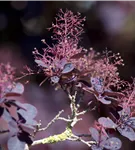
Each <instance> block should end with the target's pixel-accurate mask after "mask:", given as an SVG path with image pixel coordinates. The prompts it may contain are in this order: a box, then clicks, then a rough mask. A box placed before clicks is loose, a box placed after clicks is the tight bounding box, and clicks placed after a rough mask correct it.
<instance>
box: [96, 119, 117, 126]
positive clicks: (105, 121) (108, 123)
mask: <svg viewBox="0 0 135 150" xmlns="http://www.w3.org/2000/svg"><path fill="white" fill-rule="evenodd" d="M98 122H99V123H100V124H101V125H102V126H103V127H105V128H116V127H117V124H115V123H114V122H113V121H112V120H111V119H110V118H105V117H101V118H99V119H98Z"/></svg>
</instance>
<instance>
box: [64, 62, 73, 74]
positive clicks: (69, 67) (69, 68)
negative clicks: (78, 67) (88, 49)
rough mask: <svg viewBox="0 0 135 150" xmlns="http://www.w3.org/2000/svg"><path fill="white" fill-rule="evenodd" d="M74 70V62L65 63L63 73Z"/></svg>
mask: <svg viewBox="0 0 135 150" xmlns="http://www.w3.org/2000/svg"><path fill="white" fill-rule="evenodd" d="M73 70H74V65H73V64H72V63H67V64H65V66H64V69H63V70H62V73H63V74H65V73H69V72H71V71H73Z"/></svg>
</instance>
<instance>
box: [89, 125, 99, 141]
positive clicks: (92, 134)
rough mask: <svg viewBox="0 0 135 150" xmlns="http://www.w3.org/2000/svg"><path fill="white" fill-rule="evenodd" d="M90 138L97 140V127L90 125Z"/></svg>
mask: <svg viewBox="0 0 135 150" xmlns="http://www.w3.org/2000/svg"><path fill="white" fill-rule="evenodd" d="M89 131H90V134H91V136H92V138H93V139H94V140H95V141H96V142H98V141H99V132H98V130H97V129H95V128H92V127H90V129H89Z"/></svg>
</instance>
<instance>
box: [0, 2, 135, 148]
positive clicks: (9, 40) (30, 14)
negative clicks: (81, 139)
mask: <svg viewBox="0 0 135 150" xmlns="http://www.w3.org/2000/svg"><path fill="white" fill-rule="evenodd" d="M60 8H63V9H66V8H67V9H69V10H72V11H73V12H80V13H82V16H86V22H85V26H84V30H85V33H84V34H83V35H82V37H83V39H82V41H81V43H80V44H81V45H82V46H84V47H85V48H89V47H93V48H94V49H95V50H96V51H99V52H102V51H103V50H105V49H106V48H107V49H108V50H111V51H113V52H115V53H117V52H119V53H120V54H121V56H122V58H123V59H124V62H125V66H124V67H120V68H119V69H120V76H121V78H122V79H125V80H129V81H130V80H131V77H134V76H135V2H130V1H128V2H124V1H123V2H122V1H117V2H103V1H102V2H97V1H84V2H83V1H78V2H77V1H76V2H72V1H70V2H68V1H61V2H55V1H54V2H53V1H50V2H49V1H45V2H41V1H35V2H34V1H33V2H32V1H29V2H27V1H22V2H19V1H18V2H16V1H12V2H0V62H4V63H6V62H10V63H11V64H12V65H13V66H15V67H16V68H17V69H18V70H20V71H21V70H22V67H23V66H24V65H28V66H30V67H31V68H32V69H34V68H35V63H34V59H33V56H32V51H33V49H34V47H36V48H37V49H39V51H41V50H42V48H43V47H44V45H43V44H42V42H41V39H43V38H44V39H46V41H47V42H48V43H49V44H51V43H52V41H51V40H50V36H51V33H50V32H48V30H47V29H46V28H48V27H50V26H51V23H52V21H54V17H55V15H56V14H57V13H58V11H59V9H60ZM43 79H44V76H36V77H30V78H28V80H30V84H27V85H26V90H25V93H24V99H23V100H22V101H28V102H29V103H33V104H35V105H36V107H37V108H38V109H39V116H38V119H42V121H43V125H46V124H47V122H49V121H50V120H51V119H52V118H53V117H54V116H55V115H56V114H57V113H58V111H59V110H61V109H62V108H64V109H66V112H68V111H69V110H68V109H69V107H68V100H67V97H66V96H65V95H64V93H63V92H62V91H58V92H55V90H54V88H53V87H51V86H50V84H49V82H46V83H45V84H44V85H43V86H42V87H38V84H39V83H40V82H41V81H42V80H43ZM24 81H25V79H23V80H22V82H24ZM90 115H91V114H89V115H87V116H86V117H84V121H83V122H82V123H81V124H80V125H78V126H77V127H76V130H75V132H88V128H89V126H90V119H89V118H90V117H91V116H90ZM63 130H64V123H62V122H60V123H56V124H54V125H53V126H52V128H50V129H49V130H48V131H47V132H45V133H44V134H42V135H41V134H39V135H37V139H38V138H41V137H45V136H48V135H50V134H54V133H55V134H56V133H60V132H62V131H63ZM123 141H126V144H123V145H124V146H123V147H122V150H129V149H131V147H130V148H128V144H129V145H130V146H132V145H133V142H132V143H130V142H129V141H128V140H126V138H123ZM123 143H125V142H123ZM126 146H127V147H126ZM40 148H41V147H40ZM74 148H77V149H78V150H82V149H84V150H87V149H88V148H87V147H86V146H85V145H83V144H79V143H71V142H63V143H58V144H54V145H45V146H42V149H43V150H46V149H49V150H50V149H59V150H62V149H65V150H68V149H74ZM33 149H34V148H33ZM35 149H37V147H36V148H35ZM133 149H134V148H133Z"/></svg>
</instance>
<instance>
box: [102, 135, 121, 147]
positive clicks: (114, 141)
mask: <svg viewBox="0 0 135 150" xmlns="http://www.w3.org/2000/svg"><path fill="white" fill-rule="evenodd" d="M102 145H103V146H104V148H106V149H110V150H118V149H120V148H121V146H122V143H121V140H120V139H118V138H115V137H112V138H109V139H107V140H106V141H105V142H104V143H102Z"/></svg>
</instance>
